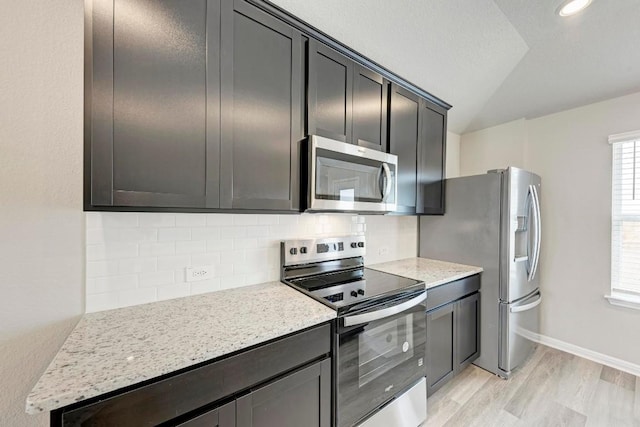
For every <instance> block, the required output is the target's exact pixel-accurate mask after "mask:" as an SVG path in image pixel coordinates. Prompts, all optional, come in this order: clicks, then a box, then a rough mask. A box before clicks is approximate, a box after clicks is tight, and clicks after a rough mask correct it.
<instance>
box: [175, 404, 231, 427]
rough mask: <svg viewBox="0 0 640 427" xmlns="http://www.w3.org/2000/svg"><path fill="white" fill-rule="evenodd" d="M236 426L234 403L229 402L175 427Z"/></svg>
mask: <svg viewBox="0 0 640 427" xmlns="http://www.w3.org/2000/svg"><path fill="white" fill-rule="evenodd" d="M235 426H236V402H229V403H227V404H226V405H223V406H221V407H219V408H216V409H213V410H211V411H209V412H205V413H204V414H202V415H198V416H196V417H194V418H192V419H190V420H188V421H185V422H183V423H181V424H178V425H177V427H235Z"/></svg>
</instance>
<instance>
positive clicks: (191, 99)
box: [87, 0, 220, 208]
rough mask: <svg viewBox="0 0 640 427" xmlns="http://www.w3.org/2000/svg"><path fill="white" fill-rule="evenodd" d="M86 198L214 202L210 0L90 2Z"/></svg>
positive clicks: (214, 8)
mask: <svg viewBox="0 0 640 427" xmlns="http://www.w3.org/2000/svg"><path fill="white" fill-rule="evenodd" d="M91 13H92V18H93V19H92V25H93V28H92V40H91V44H90V45H89V47H90V48H91V55H90V58H91V64H90V71H91V74H89V76H90V77H89V78H90V79H91V80H90V82H91V84H88V87H87V91H88V94H87V99H88V101H87V102H89V103H90V108H89V109H88V110H89V117H88V119H89V120H88V126H87V127H88V130H87V132H89V135H88V138H87V140H88V141H89V144H90V147H89V148H90V149H89V150H88V151H89V153H90V158H88V159H87V162H88V165H89V166H88V167H90V169H91V193H90V200H88V201H89V203H90V204H91V205H94V206H134V207H145V206H148V207H187V208H189V207H193V208H204V207H217V206H218V182H217V181H218V178H217V175H215V174H214V175H212V174H209V173H208V170H209V169H210V168H213V170H215V169H217V165H218V158H219V151H218V150H219V122H218V117H219V112H218V107H217V103H216V102H215V101H216V100H217V99H218V98H219V95H218V90H219V83H218V82H219V79H218V72H219V71H218V70H219V36H218V33H217V32H215V31H207V28H208V27H209V26H213V28H215V27H217V26H218V25H219V24H218V23H219V20H220V3H219V0H190V1H188V2H185V1H181V0H94V1H93V3H92V12H91Z"/></svg>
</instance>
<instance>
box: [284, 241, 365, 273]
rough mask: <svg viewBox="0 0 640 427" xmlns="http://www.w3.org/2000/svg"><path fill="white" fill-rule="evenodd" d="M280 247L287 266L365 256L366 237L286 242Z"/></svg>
mask: <svg viewBox="0 0 640 427" xmlns="http://www.w3.org/2000/svg"><path fill="white" fill-rule="evenodd" d="M280 245H281V249H282V256H283V265H285V266H288V265H296V264H306V263H310V262H319V261H327V260H332V259H341V258H353V257H358V256H364V255H365V239H364V236H345V237H326V238H320V239H299V240H285V241H284V242H282V243H281V244H280Z"/></svg>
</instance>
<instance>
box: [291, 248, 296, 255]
mask: <svg viewBox="0 0 640 427" xmlns="http://www.w3.org/2000/svg"><path fill="white" fill-rule="evenodd" d="M289 253H290V254H291V255H297V254H298V249H296V248H291V249H289Z"/></svg>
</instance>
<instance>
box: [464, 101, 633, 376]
mask: <svg viewBox="0 0 640 427" xmlns="http://www.w3.org/2000/svg"><path fill="white" fill-rule="evenodd" d="M637 129H640V93H636V94H633V95H629V96H625V97H620V98H616V99H612V100H609V101H605V102H600V103H596V104H591V105H587V106H584V107H581V108H576V109H573V110H568V111H564V112H561V113H557V114H553V115H549V116H545V117H541V118H537V119H533V120H519V121H516V122H511V123H507V124H505V125H502V126H497V127H494V128H490V129H486V130H483V131H479V132H474V133H471V134H468V135H463V136H462V137H461V173H462V174H463V175H470V174H475V173H482V172H483V171H484V170H486V169H492V168H500V167H505V166H507V165H515V166H522V167H525V168H526V169H529V170H531V171H533V172H535V173H537V174H539V175H541V176H542V192H541V193H542V194H541V199H542V200H541V202H542V203H541V204H542V221H543V234H542V239H543V242H542V245H543V246H542V258H541V263H540V280H541V288H542V293H543V304H542V331H541V332H542V334H543V335H546V336H548V337H551V338H555V339H558V340H561V341H564V342H567V343H570V344H573V345H577V346H579V347H583V348H586V349H589V350H593V351H596V352H599V353H603V354H605V355H609V356H613V357H616V358H619V359H623V360H626V361H628V362H631V363H635V364H640V340H639V339H638V337H639V336H640V311H638V310H633V309H626V308H620V307H615V306H612V305H610V304H609V303H608V302H607V301H606V300H605V299H604V295H605V294H606V293H608V292H609V287H610V273H611V263H610V257H611V254H610V248H611V244H610V238H611V237H610V229H611V223H610V221H611V202H610V200H611V148H610V147H609V145H608V144H607V136H608V135H610V134H615V133H620V132H627V131H632V130H637Z"/></svg>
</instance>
